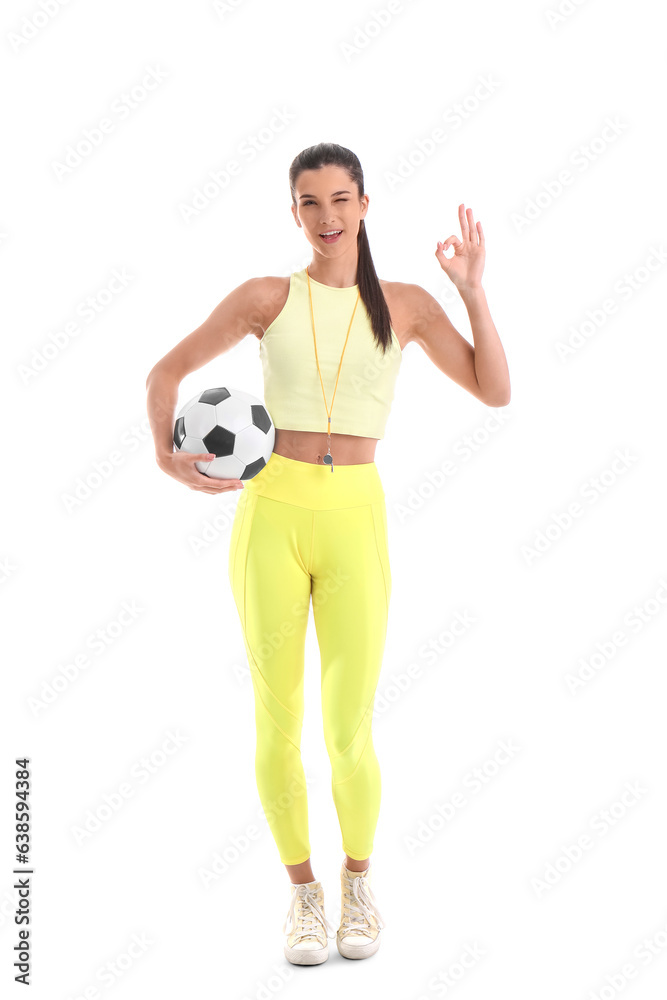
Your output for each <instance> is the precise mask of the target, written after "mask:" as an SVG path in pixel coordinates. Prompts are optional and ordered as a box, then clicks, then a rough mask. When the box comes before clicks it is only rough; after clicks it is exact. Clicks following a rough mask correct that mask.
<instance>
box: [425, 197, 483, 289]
mask: <svg viewBox="0 0 667 1000" xmlns="http://www.w3.org/2000/svg"><path fill="white" fill-rule="evenodd" d="M466 215H467V218H466ZM459 220H460V222H461V236H462V237H463V238H462V239H459V238H458V236H448V237H447V239H446V240H445V242H444V243H440V242H439V243H438V249H437V250H436V251H435V256H436V257H437V258H438V262H439V264H440V267H441V268H442V269H443V271H444V272H445V274H446V275H447V276H448V277H449V278H451V279H452V281H453V282H454V284H455V285H456V287H457V288H458V289H459V290H461V289H464V288H475V287H478V288H479V287H481V284H482V271H483V270H484V254H485V250H484V233H483V232H482V223H481V222H478V223H477V224H475V220H474V219H473V217H472V208H469V209H467V210H466V208H465V206H464V204H463V202H461V204H460V205H459ZM448 246H453V247H454V256H453V257H449V258H448V257H445V250H446V249H447V247H448Z"/></svg>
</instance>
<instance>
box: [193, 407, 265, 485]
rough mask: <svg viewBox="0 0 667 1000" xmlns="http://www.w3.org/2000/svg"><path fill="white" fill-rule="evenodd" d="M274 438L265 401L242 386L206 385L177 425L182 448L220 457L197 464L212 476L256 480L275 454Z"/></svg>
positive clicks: (194, 453)
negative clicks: (273, 452)
mask: <svg viewBox="0 0 667 1000" xmlns="http://www.w3.org/2000/svg"><path fill="white" fill-rule="evenodd" d="M275 436H276V429H275V427H274V425H273V421H272V420H271V417H270V416H269V411H268V410H267V409H266V407H265V406H264V404H263V403H262V401H261V399H257V397H256V396H251V395H250V393H249V392H241V390H240V389H229V388H218V389H205V390H204V392H200V393H199V394H198V395H196V396H194V397H193V398H192V399H191V400H190V401H189V402H187V403H186V404H185V406H183V407H182V409H181V410H179V412H178V415H177V417H176V423H175V424H174V444H175V445H176V448H177V450H178V451H188V452H190V454H192V455H199V454H201V453H202V452H209V454H212V455H215V456H216V457H215V458H214V459H213V460H212V461H210V462H195V467H196V468H197V469H198V470H199V472H202V473H203V474H204V475H205V476H210V477H211V478H212V479H252V478H253V476H256V475H257V473H258V472H260V471H261V470H262V469H263V468H264V466H265V465H266V463H267V462H268V460H269V458H270V457H271V452H272V451H273V443H274V441H275Z"/></svg>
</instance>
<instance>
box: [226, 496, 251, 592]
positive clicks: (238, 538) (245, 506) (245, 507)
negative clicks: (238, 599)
mask: <svg viewBox="0 0 667 1000" xmlns="http://www.w3.org/2000/svg"><path fill="white" fill-rule="evenodd" d="M240 502H241V498H240V497H239V501H238V503H237V505H236V508H237V511H238V504H239V503H240ZM247 513H248V500H247V497H246V499H245V500H244V501H243V507H242V509H241V523H240V524H239V530H238V533H237V535H236V543H235V545H234V551H233V553H232V563H231V566H232V572H231V581H230V582H231V584H232V587H233V585H234V580H235V577H236V560H237V557H238V554H239V542H240V541H241V537H242V535H243V524H244V522H245V518H246V514H247ZM244 601H245V596H244ZM244 611H245V608H244Z"/></svg>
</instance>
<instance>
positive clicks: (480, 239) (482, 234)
mask: <svg viewBox="0 0 667 1000" xmlns="http://www.w3.org/2000/svg"><path fill="white" fill-rule="evenodd" d="M477 231H478V233H479V245H480V246H481V247H483V246H484V231H483V229H482V223H481V222H478V223H477Z"/></svg>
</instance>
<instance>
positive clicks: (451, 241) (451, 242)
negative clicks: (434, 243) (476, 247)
mask: <svg viewBox="0 0 667 1000" xmlns="http://www.w3.org/2000/svg"><path fill="white" fill-rule="evenodd" d="M440 245H441V246H442V249H443V252H444V251H445V250H446V249H447V247H448V246H453V247H454V249H456V247H460V246H462V243H461V240H460V239H459V238H458V236H454V235H452V236H448V237H447V239H446V240H445V242H444V243H442V244H440Z"/></svg>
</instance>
